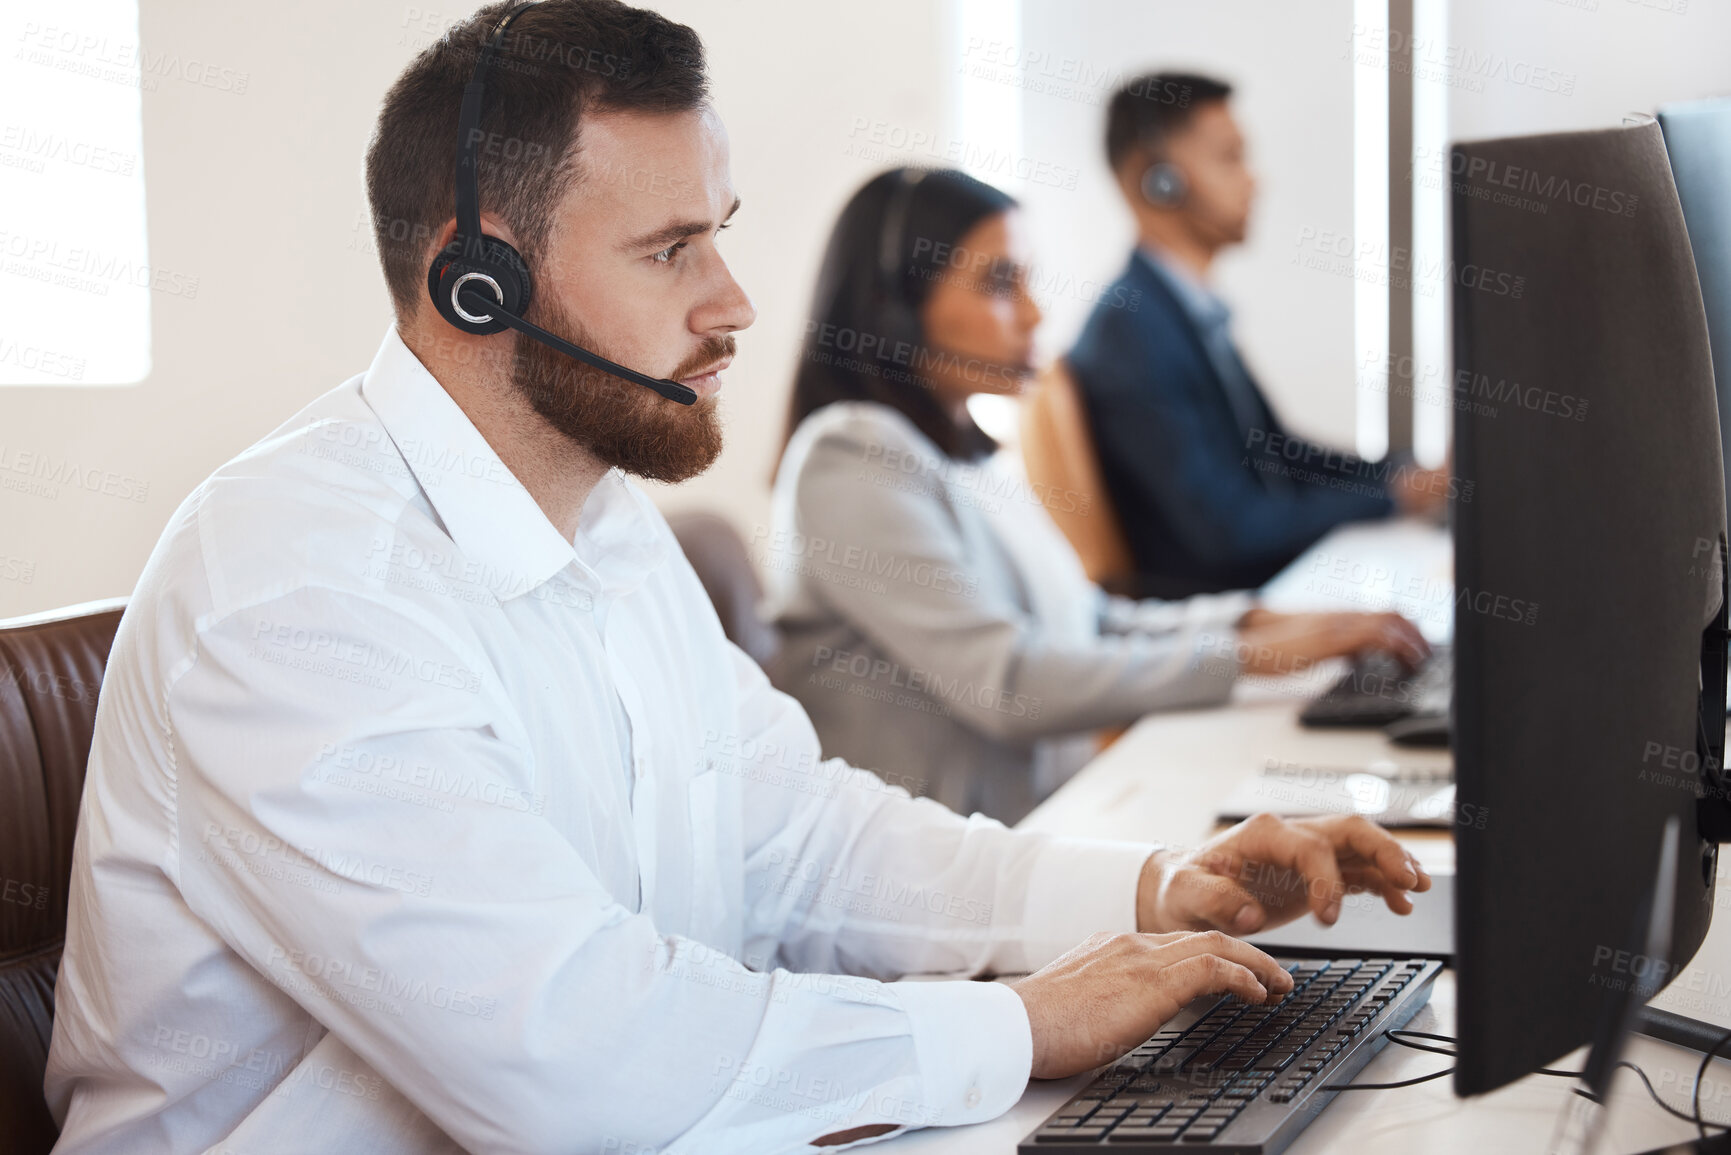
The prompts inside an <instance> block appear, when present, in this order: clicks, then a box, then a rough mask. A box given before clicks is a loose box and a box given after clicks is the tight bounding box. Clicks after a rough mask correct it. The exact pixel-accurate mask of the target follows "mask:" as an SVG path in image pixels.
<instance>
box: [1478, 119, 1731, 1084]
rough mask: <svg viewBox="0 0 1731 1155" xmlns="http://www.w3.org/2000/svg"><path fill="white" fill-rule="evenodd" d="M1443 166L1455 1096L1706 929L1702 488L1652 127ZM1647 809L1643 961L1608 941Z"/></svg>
mask: <svg viewBox="0 0 1731 1155" xmlns="http://www.w3.org/2000/svg"><path fill="white" fill-rule="evenodd" d="M1451 174H1452V178H1451V179H1452V193H1451V200H1452V224H1453V240H1452V255H1453V260H1452V264H1451V266H1450V268H1449V274H1450V276H1451V278H1452V282H1453V286H1452V299H1453V311H1454V362H1455V364H1454V371H1455V376H1454V386H1455V389H1454V398H1453V400H1454V419H1455V430H1456V436H1455V468H1456V470H1457V471H1458V472H1459V474H1460V476H1461V478H1462V479H1463V481H1470V482H1471V486H1470V488H1469V486H1467V485H1465V484H1463V485H1462V486H1461V487H1460V493H1461V497H1460V499H1459V500H1457V502H1456V504H1455V507H1454V510H1453V512H1454V538H1455V659H1454V660H1455V693H1454V713H1455V717H1454V726H1455V772H1456V783H1457V786H1456V799H1457V805H1458V807H1459V813H1461V814H1462V815H1471V816H1472V819H1473V820H1472V821H1471V822H1465V823H1462V822H1457V824H1456V826H1455V839H1456V848H1457V877H1456V880H1455V945H1456V952H1457V953H1456V959H1457V966H1458V985H1457V988H1456V990H1457V1034H1458V1036H1459V1047H1458V1056H1459V1057H1458V1063H1457V1066H1456V1070H1455V1089H1456V1091H1457V1092H1458V1093H1460V1094H1478V1093H1482V1092H1485V1091H1490V1090H1492V1089H1494V1088H1496V1087H1499V1086H1502V1085H1503V1084H1506V1083H1508V1082H1511V1081H1512V1080H1514V1079H1517V1078H1520V1077H1521V1076H1523V1075H1525V1074H1527V1073H1529V1072H1531V1071H1533V1070H1535V1069H1537V1068H1539V1067H1541V1066H1545V1065H1547V1064H1549V1063H1552V1062H1554V1061H1555V1060H1557V1059H1558V1058H1559V1057H1560V1056H1562V1055H1564V1054H1566V1053H1567V1052H1568V1051H1570V1050H1572V1049H1573V1048H1575V1047H1577V1046H1579V1045H1581V1044H1583V1043H1586V1042H1588V1041H1590V1040H1591V1039H1592V1038H1593V1037H1594V1036H1595V1034H1596V1033H1602V1031H1600V1029H1599V1028H1600V1024H1601V1023H1603V1022H1604V1021H1605V1019H1606V1018H1607V1016H1612V1015H1615V1014H1616V1013H1617V1006H1618V1005H1617V1000H1616V998H1615V996H1616V995H1617V994H1618V993H1619V992H1621V991H1625V990H1626V989H1627V988H1628V986H1629V985H1630V984H1631V983H1633V982H1636V981H1638V980H1639V979H1640V978H1642V977H1644V976H1645V975H1648V974H1651V973H1655V972H1654V968H1663V971H1662V972H1661V973H1663V974H1664V975H1666V976H1673V975H1675V974H1676V973H1678V968H1680V967H1681V966H1682V965H1683V964H1684V963H1686V962H1687V961H1688V960H1689V959H1690V958H1691V957H1692V956H1693V955H1694V953H1695V951H1696V950H1697V949H1698V948H1699V946H1700V944H1701V941H1702V939H1703V937H1704V936H1705V934H1706V930H1707V925H1708V921H1709V919H1710V917H1711V914H1712V907H1713V882H1714V876H1715V867H1716V863H1717V849H1718V848H1717V843H1718V842H1719V841H1722V840H1725V839H1726V838H1727V837H1731V821H1728V820H1727V815H1728V814H1731V808H1728V807H1727V805H1726V801H1725V800H1726V797H1727V791H1726V789H1725V787H1724V783H1723V779H1722V774H1721V771H1720V769H1719V767H1720V766H1721V765H1722V756H1723V750H1724V736H1725V713H1724V709H1723V702H1724V700H1725V658H1726V647H1725V633H1724V628H1725V624H1726V610H1725V604H1726V588H1725V506H1726V498H1725V486H1724V474H1723V466H1722V462H1721V455H1720V440H1719V421H1718V412H1717V406H1716V404H1715V399H1714V391H1713V372H1712V365H1711V362H1710V359H1709V353H1708V336H1707V325H1706V319H1705V317H1704V315H1703V312H1702V305H1701V296H1700V292H1699V289H1698V287H1697V284H1696V277H1695V267H1694V262H1693V260H1692V259H1691V256H1690V249H1689V239H1688V236H1687V234H1686V232H1685V230H1684V224H1683V216H1682V212H1681V210H1680V208H1679V205H1678V200H1677V191H1676V187H1675V185H1674V184H1673V183H1672V177H1671V169H1670V165H1669V163H1668V161H1667V158H1666V153H1665V145H1664V141H1663V139H1662V137H1661V134H1660V129H1659V126H1658V125H1657V124H1656V123H1654V122H1652V121H1651V120H1646V121H1644V122H1643V123H1641V124H1638V125H1634V126H1629V127H1622V128H1616V129H1609V130H1604V131H1595V132H1578V133H1562V134H1553V135H1544V136H1531V137H1522V138H1515V139H1506V140H1493V141H1484V142H1479V143H1472V144H1462V145H1457V146H1456V147H1455V149H1454V155H1453V156H1452V157H1451ZM1673 816H1674V817H1675V818H1676V819H1677V820H1678V828H1679V832H1680V837H1678V838H1677V840H1676V846H1677V851H1676V862H1675V868H1676V869H1675V879H1676V881H1675V884H1674V886H1672V887H1671V888H1670V890H1671V893H1670V894H1669V895H1668V896H1664V899H1665V900H1667V901H1669V902H1670V904H1671V919H1670V923H1671V935H1670V937H1671V945H1670V948H1669V950H1668V951H1667V952H1666V954H1667V956H1668V957H1666V958H1664V959H1659V960H1655V959H1648V958H1641V957H1631V956H1632V955H1634V956H1639V955H1640V954H1641V953H1642V952H1641V951H1640V950H1639V948H1638V947H1637V948H1636V949H1634V950H1633V951H1632V950H1631V949H1630V939H1629V934H1630V928H1631V926H1633V925H1635V923H1636V914H1637V911H1638V909H1639V908H1640V905H1641V900H1642V897H1643V894H1644V893H1650V892H1651V890H1652V888H1653V886H1654V879H1655V872H1654V863H1655V862H1656V861H1657V858H1658V855H1659V852H1660V844H1661V836H1662V832H1663V831H1664V829H1665V826H1666V822H1667V819H1669V818H1671V817H1673ZM1637 972H1640V973H1637Z"/></svg>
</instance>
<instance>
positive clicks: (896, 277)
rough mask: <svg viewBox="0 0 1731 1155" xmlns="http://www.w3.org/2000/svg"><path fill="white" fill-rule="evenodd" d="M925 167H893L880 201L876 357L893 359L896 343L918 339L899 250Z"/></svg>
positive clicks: (903, 246)
mask: <svg viewBox="0 0 1731 1155" xmlns="http://www.w3.org/2000/svg"><path fill="white" fill-rule="evenodd" d="M926 172H927V170H925V169H922V168H901V169H897V170H896V182H895V187H894V188H892V189H891V190H890V195H889V200H888V201H887V202H886V203H885V205H884V217H883V226H882V228H881V229H880V230H879V233H878V298H879V301H878V317H879V320H880V322H881V323H882V325H883V327H884V332H883V333H881V334H879V336H880V337H882V338H884V340H882V341H880V342H879V347H880V349H882V350H883V351H882V352H881V353H880V354H879V356H880V357H888V358H890V359H892V360H893V358H894V354H895V349H896V346H897V344H898V343H906V344H907V345H909V346H910V347H915V348H917V347H918V346H919V345H920V344H921V341H922V336H923V334H922V326H921V324H920V318H919V313H918V311H917V310H916V309H915V308H914V305H913V302H912V301H910V300H909V299H908V294H907V288H906V285H905V284H904V281H903V278H904V270H903V268H902V254H903V253H904V252H905V251H906V245H907V231H908V213H909V211H910V210H911V209H912V208H913V201H914V190H915V189H917V188H919V187H920V182H921V181H923V180H925V178H926Z"/></svg>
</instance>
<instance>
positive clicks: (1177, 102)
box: [1106, 72, 1232, 172]
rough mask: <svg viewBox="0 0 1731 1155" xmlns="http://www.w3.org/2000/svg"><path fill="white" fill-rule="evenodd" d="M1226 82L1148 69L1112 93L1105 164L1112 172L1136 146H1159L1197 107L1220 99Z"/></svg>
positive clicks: (1227, 89)
mask: <svg viewBox="0 0 1731 1155" xmlns="http://www.w3.org/2000/svg"><path fill="white" fill-rule="evenodd" d="M1231 95H1232V86H1231V85H1230V84H1228V83H1226V82H1225V81H1224V80H1216V79H1214V78H1213V77H1212V76H1199V75H1197V74H1196V73H1194V72H1150V73H1147V74H1145V75H1143V76H1138V77H1135V78H1134V79H1132V80H1130V81H1128V82H1126V83H1125V85H1124V86H1123V87H1122V88H1120V89H1118V91H1117V92H1114V93H1113V94H1112V99H1111V101H1110V102H1109V103H1108V104H1107V105H1106V163H1107V164H1109V165H1111V166H1112V171H1113V172H1117V171H1118V170H1119V168H1121V167H1123V164H1124V162H1125V161H1126V160H1128V159H1129V158H1130V154H1131V153H1132V152H1134V151H1135V150H1136V149H1138V148H1152V149H1160V148H1163V147H1164V146H1165V144H1166V141H1167V140H1168V139H1169V138H1170V137H1172V136H1173V135H1174V134H1175V133H1178V132H1182V131H1183V130H1184V126H1185V125H1187V124H1189V123H1190V121H1191V119H1192V118H1193V117H1194V116H1195V115H1196V112H1197V109H1198V108H1200V107H1201V106H1202V105H1204V104H1208V103H1210V102H1211V101H1216V100H1225V99H1226V98H1227V97H1229V96H1231Z"/></svg>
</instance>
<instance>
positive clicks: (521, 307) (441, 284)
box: [427, 235, 534, 337]
mask: <svg viewBox="0 0 1731 1155" xmlns="http://www.w3.org/2000/svg"><path fill="white" fill-rule="evenodd" d="M464 248H465V246H464V243H463V238H462V237H460V236H459V237H457V238H455V239H454V240H452V241H451V243H450V244H449V245H447V246H445V248H443V249H441V250H440V251H439V255H438V256H436V257H434V258H433V263H432V265H430V266H429V267H428V269H427V294H428V295H429V296H430V297H432V299H433V307H434V308H435V309H437V310H438V313H439V316H441V317H443V318H444V319H445V320H447V321H449V322H450V323H451V324H452V325H454V326H456V327H457V328H458V329H461V330H462V331H463V332H465V333H472V334H474V335H475V336H478V337H480V336H486V335H487V334H489V333H498V332H502V331H503V330H504V329H505V328H506V327H507V326H506V325H505V322H503V321H501V320H498V319H497V318H494V317H491V316H490V315H489V314H487V313H485V312H481V313H476V312H475V310H474V309H473V308H468V309H466V310H465V311H466V312H468V313H469V314H470V316H482V317H487V318H488V319H487V320H485V321H473V320H470V319H469V318H468V317H465V316H463V314H462V313H460V312H458V306H457V302H456V300H455V299H454V298H453V294H454V293H455V292H456V290H457V288H458V284H459V282H462V281H463V278H464V277H465V276H467V275H469V274H474V275H475V276H476V277H477V278H481V280H480V285H481V287H482V288H484V289H486V290H487V291H488V294H489V295H493V294H492V288H493V285H497V286H498V287H499V295H500V296H502V297H503V302H502V303H503V304H504V306H505V308H506V309H507V310H508V311H509V312H511V313H513V314H515V315H516V316H519V317H521V316H522V315H523V313H524V312H525V311H526V310H527V309H528V308H529V301H530V300H531V298H532V297H533V295H534V284H533V282H532V281H531V280H530V278H529V266H528V264H527V263H525V262H524V260H523V257H522V254H520V253H518V252H517V250H516V249H514V248H512V247H511V246H510V245H508V244H506V243H505V242H504V241H502V240H500V239H499V238H497V237H489V236H485V235H483V236H482V238H481V251H480V252H479V253H473V252H470V253H465V252H464V251H463V250H464ZM488 282H491V284H489V283H488ZM467 283H468V284H475V283H476V282H475V281H472V280H471V281H469V282H467ZM495 299H497V297H496V298H495Z"/></svg>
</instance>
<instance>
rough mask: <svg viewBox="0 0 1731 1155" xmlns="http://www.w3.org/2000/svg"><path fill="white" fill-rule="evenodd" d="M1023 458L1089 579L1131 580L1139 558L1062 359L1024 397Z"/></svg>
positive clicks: (1116, 582)
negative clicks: (1134, 557) (1132, 550)
mask: <svg viewBox="0 0 1731 1155" xmlns="http://www.w3.org/2000/svg"><path fill="white" fill-rule="evenodd" d="M1022 461H1023V464H1024V466H1025V467H1026V469H1027V471H1028V481H1029V482H1030V483H1031V484H1032V485H1033V486H1034V492H1035V493H1037V494H1040V495H1041V496H1042V500H1043V501H1044V502H1045V505H1046V511H1047V512H1048V513H1050V514H1051V515H1052V520H1053V521H1055V522H1057V523H1058V528H1059V529H1061V530H1063V531H1064V536H1065V537H1066V538H1068V539H1069V540H1070V545H1071V546H1072V547H1073V548H1074V549H1075V551H1076V556H1078V557H1080V558H1081V559H1082V569H1083V570H1084V571H1085V572H1086V573H1087V575H1088V577H1089V579H1090V580H1092V581H1093V582H1094V583H1095V584H1097V585H1103V586H1107V587H1108V588H1112V587H1115V586H1117V585H1119V584H1122V583H1125V582H1127V581H1128V580H1129V578H1130V576H1131V575H1132V574H1133V573H1134V571H1135V563H1134V562H1133V561H1132V560H1131V558H1130V547H1129V546H1128V545H1126V544H1125V541H1124V531H1123V529H1122V528H1121V527H1120V525H1119V522H1118V514H1117V512H1116V511H1115V510H1114V509H1113V508H1112V499H1111V497H1110V495H1109V494H1107V492H1106V482H1105V480H1104V479H1103V478H1102V477H1101V476H1100V459H1099V457H1098V455H1097V454H1096V453H1095V452H1094V435H1093V432H1092V430H1091V429H1090V428H1089V426H1088V412H1087V410H1086V408H1084V406H1083V405H1082V395H1081V393H1080V392H1079V391H1078V390H1077V388H1076V382H1075V379H1074V378H1073V377H1072V376H1071V375H1070V370H1069V368H1068V366H1066V365H1065V364H1064V362H1063V361H1054V362H1053V363H1052V365H1051V367H1050V368H1048V369H1047V370H1045V372H1043V373H1041V374H1040V377H1039V380H1037V381H1036V382H1035V383H1034V387H1033V388H1032V389H1031V390H1030V391H1029V392H1028V393H1027V395H1026V396H1025V397H1024V398H1023V402H1022Z"/></svg>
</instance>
